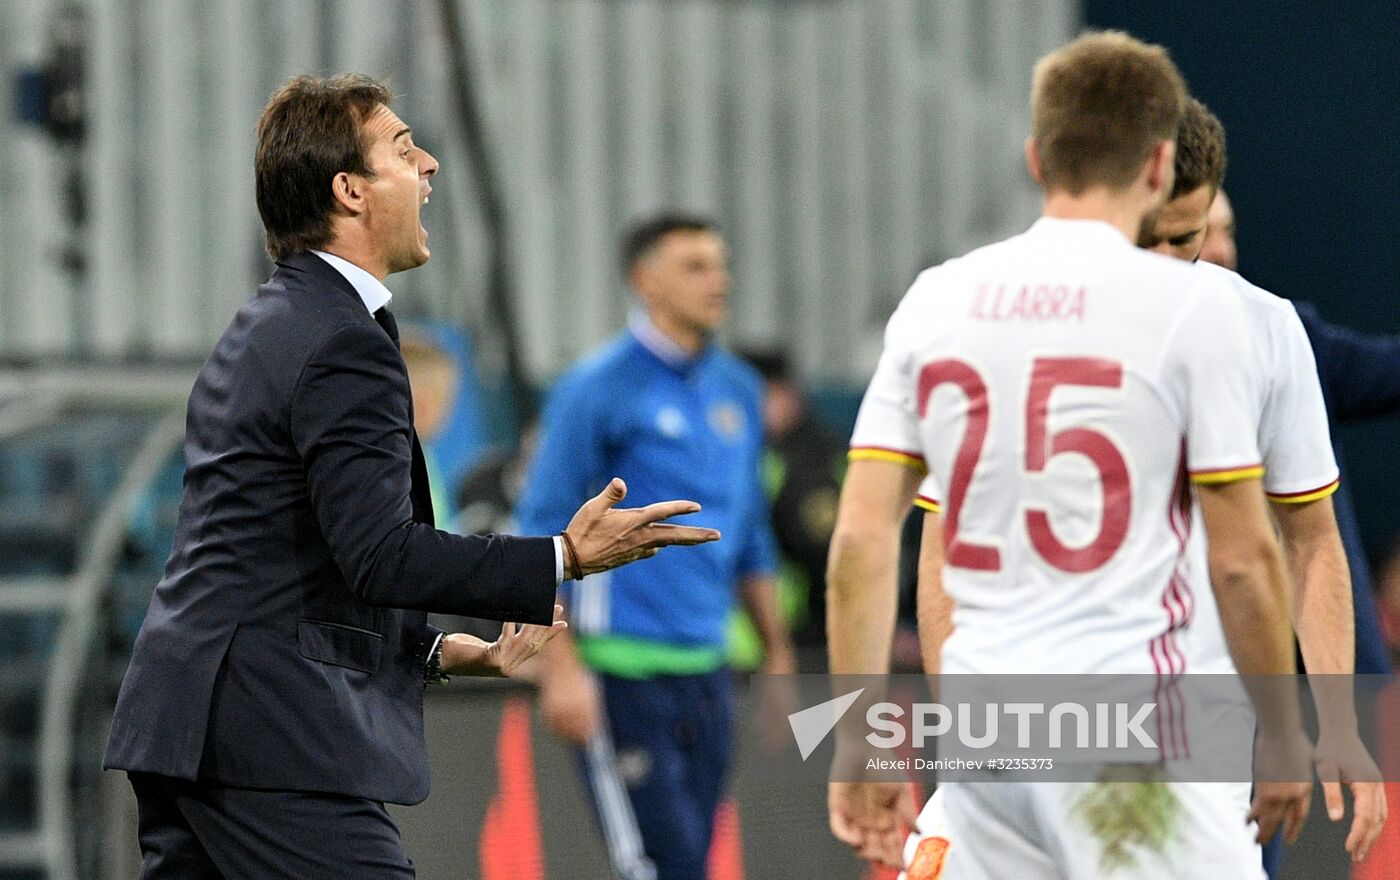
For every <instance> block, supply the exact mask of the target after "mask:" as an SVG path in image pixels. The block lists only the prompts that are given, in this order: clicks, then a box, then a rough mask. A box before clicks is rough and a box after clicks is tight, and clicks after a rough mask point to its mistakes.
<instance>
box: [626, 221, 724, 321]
mask: <svg viewBox="0 0 1400 880" xmlns="http://www.w3.org/2000/svg"><path fill="white" fill-rule="evenodd" d="M632 283H633V285H634V286H635V287H636V289H637V292H638V293H639V294H640V295H641V298H642V302H643V303H645V305H646V307H647V308H648V309H649V310H651V311H652V312H654V313H657V314H658V315H659V316H662V317H664V318H666V319H669V320H671V321H674V322H676V323H677V324H680V325H681V326H683V327H685V328H686V329H688V330H690V331H693V332H697V333H701V334H704V335H709V334H711V333H714V332H715V331H716V330H718V329H719V328H720V326H721V325H722V324H723V323H724V319H725V315H726V314H727V311H728V305H729V268H728V256H727V254H726V252H725V247H724V239H722V238H720V237H719V236H718V235H717V234H715V233H713V232H707V231H694V232H691V231H676V232H670V233H667V234H666V235H664V236H663V237H662V238H661V240H660V241H659V242H657V243H656V246H655V247H653V248H652V249H651V251H650V252H648V253H647V254H645V255H643V256H642V258H641V259H639V260H638V261H637V265H636V268H635V269H634V270H633V273H632Z"/></svg>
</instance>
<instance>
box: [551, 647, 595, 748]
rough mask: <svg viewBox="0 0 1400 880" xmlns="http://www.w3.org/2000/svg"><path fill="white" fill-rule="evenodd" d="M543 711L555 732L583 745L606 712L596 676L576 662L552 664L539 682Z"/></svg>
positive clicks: (567, 741) (571, 743)
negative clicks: (562, 664)
mask: <svg viewBox="0 0 1400 880" xmlns="http://www.w3.org/2000/svg"><path fill="white" fill-rule="evenodd" d="M540 711H541V712H542V713H543V714H544V721H545V724H547V725H549V729H550V730H551V731H553V732H554V735H555V736H557V737H559V738H560V739H562V740H563V741H564V742H566V743H569V744H570V745H575V746H582V745H584V744H585V743H587V742H588V740H589V738H591V737H592V736H593V734H594V733H595V732H596V731H597V730H598V724H599V722H600V720H601V719H602V716H603V701H602V697H601V696H600V695H599V693H598V682H597V680H596V679H595V678H594V677H593V675H592V674H591V673H589V672H588V670H586V669H585V668H584V667H582V666H581V665H578V664H577V663H575V664H571V665H569V666H567V667H566V666H556V667H554V668H552V669H551V670H550V671H549V673H548V674H546V675H544V676H543V679H542V681H541V684H540Z"/></svg>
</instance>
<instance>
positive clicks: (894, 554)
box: [826, 458, 922, 675]
mask: <svg viewBox="0 0 1400 880" xmlns="http://www.w3.org/2000/svg"><path fill="white" fill-rule="evenodd" d="M921 477H922V474H921V473H920V472H919V471H917V470H915V469H914V463H913V462H912V461H911V462H910V463H899V462H896V461H882V460H878V459H861V458H856V459H855V460H853V461H852V462H851V466H850V468H849V469H848V470H847V471H846V482H845V484H844V485H843V486H842V487H841V504H840V507H839V509H838V512H837V515H836V530H835V531H834V532H833V533H832V536H831V551H830V555H829V556H828V560H827V570H826V578H827V589H826V605H827V645H828V651H829V653H830V660H831V671H832V673H834V674H837V675H841V674H863V673H865V674H883V673H886V672H888V671H889V666H890V649H891V645H892V644H893V641H894V629H895V615H896V613H897V611H898V604H899V584H898V580H899V572H898V569H899V532H900V527H901V526H902V525H903V523H904V517H905V515H906V514H907V513H908V511H909V506H910V503H911V502H912V501H913V499H914V490H915V489H916V488H917V487H918V484H919V480H920V478H921Z"/></svg>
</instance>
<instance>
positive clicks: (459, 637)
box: [442, 605, 568, 677]
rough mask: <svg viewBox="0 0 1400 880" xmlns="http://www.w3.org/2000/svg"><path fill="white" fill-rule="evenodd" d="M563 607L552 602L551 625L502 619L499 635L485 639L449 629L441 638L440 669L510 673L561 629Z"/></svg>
mask: <svg viewBox="0 0 1400 880" xmlns="http://www.w3.org/2000/svg"><path fill="white" fill-rule="evenodd" d="M563 614H564V607H563V606H562V605H555V606H554V623H553V624H552V625H550V626H540V625H538V624H533V623H527V624H524V625H520V624H514V623H504V624H502V625H501V637H500V638H498V639H496V641H494V642H490V643H487V642H485V641H482V640H481V639H479V638H477V637H476V636H473V635H468V634H467V633H452V634H451V635H448V636H445V637H444V638H443V640H442V671H443V672H446V673H447V674H448V675H477V676H486V677H492V676H498V677H509V676H511V675H514V674H515V672H516V670H518V669H519V668H520V664H522V663H524V662H525V661H526V660H529V659H530V658H531V657H534V656H535V655H536V654H538V653H539V652H540V651H541V650H542V649H543V648H544V646H545V645H547V644H549V640H550V639H552V638H554V637H555V636H556V635H558V634H559V633H561V632H563V631H564V629H565V628H566V627H568V624H567V623H565V622H564V620H563Z"/></svg>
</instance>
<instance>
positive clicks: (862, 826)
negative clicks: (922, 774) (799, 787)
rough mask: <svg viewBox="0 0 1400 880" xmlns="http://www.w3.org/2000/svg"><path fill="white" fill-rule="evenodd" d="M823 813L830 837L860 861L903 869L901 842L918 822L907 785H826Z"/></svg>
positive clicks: (858, 783) (867, 783)
mask: <svg viewBox="0 0 1400 880" xmlns="http://www.w3.org/2000/svg"><path fill="white" fill-rule="evenodd" d="M827 813H828V819H829V821H830V824H831V833H832V834H834V835H836V839H837V840H839V841H841V842H842V843H844V844H846V845H848V846H850V847H851V848H852V849H854V850H855V851H856V853H857V855H859V856H860V857H861V858H863V859H869V860H870V861H873V862H878V863H880V864H882V865H885V866H886V867H890V868H902V867H903V866H904V839H905V837H907V836H908V834H909V829H910V828H913V827H914V823H915V821H917V819H918V814H917V812H916V811H915V809H914V794H913V792H912V791H911V790H910V788H909V785H908V783H904V782H831V783H828V784H827Z"/></svg>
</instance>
